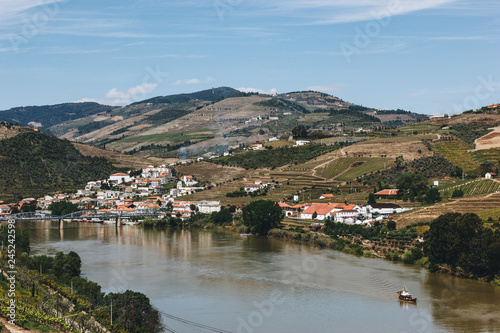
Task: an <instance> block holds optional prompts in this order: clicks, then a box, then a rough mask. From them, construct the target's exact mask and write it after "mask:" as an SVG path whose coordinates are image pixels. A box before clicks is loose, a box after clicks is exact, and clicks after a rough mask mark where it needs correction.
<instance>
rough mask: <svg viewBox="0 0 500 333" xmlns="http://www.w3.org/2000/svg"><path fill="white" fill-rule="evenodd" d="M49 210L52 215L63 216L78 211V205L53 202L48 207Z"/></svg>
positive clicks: (67, 202) (66, 202)
mask: <svg viewBox="0 0 500 333" xmlns="http://www.w3.org/2000/svg"><path fill="white" fill-rule="evenodd" d="M49 210H50V211H51V212H52V214H54V215H59V216H63V215H66V214H70V213H73V212H77V211H78V210H79V208H78V205H77V204H74V203H72V202H69V201H55V202H52V203H51V204H50V205H49Z"/></svg>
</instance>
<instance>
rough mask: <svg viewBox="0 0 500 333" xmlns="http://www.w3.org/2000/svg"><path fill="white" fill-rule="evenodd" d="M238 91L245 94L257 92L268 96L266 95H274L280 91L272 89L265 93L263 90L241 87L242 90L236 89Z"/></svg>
mask: <svg viewBox="0 0 500 333" xmlns="http://www.w3.org/2000/svg"><path fill="white" fill-rule="evenodd" d="M236 90H239V91H241V92H245V93H249V92H256V93H259V94H266V95H273V94H277V93H278V90H277V89H276V88H272V89H269V90H268V91H265V90H263V89H257V88H246V87H241V88H236Z"/></svg>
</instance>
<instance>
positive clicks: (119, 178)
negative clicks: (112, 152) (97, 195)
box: [108, 172, 133, 184]
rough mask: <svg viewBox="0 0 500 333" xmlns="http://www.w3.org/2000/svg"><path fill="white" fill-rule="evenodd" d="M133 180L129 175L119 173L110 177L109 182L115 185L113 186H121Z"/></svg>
mask: <svg viewBox="0 0 500 333" xmlns="http://www.w3.org/2000/svg"><path fill="white" fill-rule="evenodd" d="M132 180H133V178H132V177H130V175H128V174H126V173H122V172H119V173H114V174H112V175H111V176H109V180H108V181H109V182H110V183H113V184H121V183H127V182H130V181H132Z"/></svg>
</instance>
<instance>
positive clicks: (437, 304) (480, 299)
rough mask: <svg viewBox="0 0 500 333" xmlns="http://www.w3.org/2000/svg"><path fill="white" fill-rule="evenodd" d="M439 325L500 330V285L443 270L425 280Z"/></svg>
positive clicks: (457, 328)
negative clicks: (450, 274)
mask: <svg viewBox="0 0 500 333" xmlns="http://www.w3.org/2000/svg"><path fill="white" fill-rule="evenodd" d="M424 285H425V287H426V289H427V290H428V291H429V293H430V296H431V304H432V315H433V317H434V319H435V321H436V323H438V324H439V325H443V326H444V327H447V328H451V329H452V330H454V331H467V332H497V331H498V330H499V329H500V316H499V314H500V288H499V287H495V286H493V285H491V284H488V283H484V282H478V281H474V280H468V279H461V278H457V277H453V276H449V275H444V274H429V276H428V277H427V278H426V279H425V280H424Z"/></svg>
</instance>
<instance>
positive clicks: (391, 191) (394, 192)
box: [375, 189, 398, 195]
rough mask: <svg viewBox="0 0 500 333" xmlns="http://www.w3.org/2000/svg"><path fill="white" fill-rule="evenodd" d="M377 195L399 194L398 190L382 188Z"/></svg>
mask: <svg viewBox="0 0 500 333" xmlns="http://www.w3.org/2000/svg"><path fill="white" fill-rule="evenodd" d="M375 195H398V190H397V189H395V190H382V191H378V192H377V193H375Z"/></svg>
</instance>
